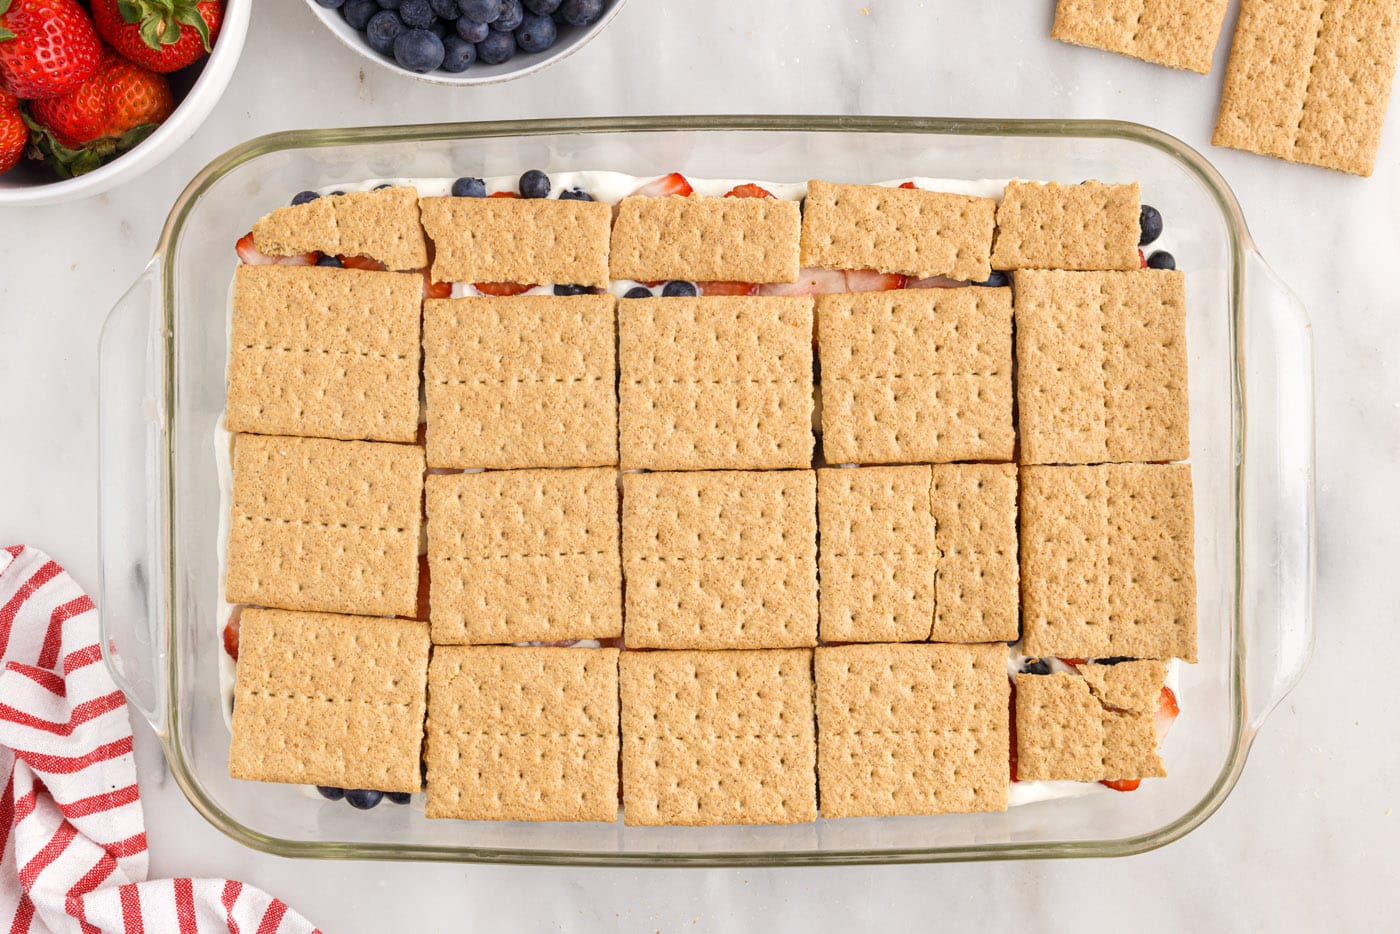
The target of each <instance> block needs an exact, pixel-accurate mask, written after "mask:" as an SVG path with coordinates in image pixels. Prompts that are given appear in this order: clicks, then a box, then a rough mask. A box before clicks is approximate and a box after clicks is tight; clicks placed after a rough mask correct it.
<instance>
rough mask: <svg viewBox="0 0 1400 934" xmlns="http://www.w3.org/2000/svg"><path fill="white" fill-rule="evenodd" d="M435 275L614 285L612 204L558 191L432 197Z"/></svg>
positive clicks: (429, 220)
mask: <svg viewBox="0 0 1400 934" xmlns="http://www.w3.org/2000/svg"><path fill="white" fill-rule="evenodd" d="M422 209H423V228H424V229H425V230H427V232H428V236H429V237H430V238H432V241H433V246H434V248H435V250H436V252H435V254H434V259H433V274H432V277H433V280H434V281H435V282H518V283H528V284H541V283H554V284H557V285H584V286H589V287H593V288H603V289H606V288H607V287H608V239H609V229H610V227H611V225H612V207H611V205H607V204H603V203H602V202H599V201H559V200H554V199H550V198H424V199H423V201H422Z"/></svg>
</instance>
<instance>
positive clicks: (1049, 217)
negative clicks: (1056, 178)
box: [992, 181, 1142, 270]
mask: <svg viewBox="0 0 1400 934" xmlns="http://www.w3.org/2000/svg"><path fill="white" fill-rule="evenodd" d="M1140 213H1141V205H1140V203H1139V189H1138V183H1137V182H1133V183H1132V184H1130V185H1105V184H1103V183H1101V182H1084V183H1083V184H1082V185H1062V184H1060V183H1059V182H1024V181H1012V182H1009V183H1008V184H1007V186H1006V191H1005V193H1004V194H1003V195H1002V199H1001V204H1000V206H998V207H997V235H996V244H995V246H993V248H992V266H993V267H995V268H996V269H1089V270H1092V269H1137V268H1139V267H1140V266H1141V265H1142V261H1141V260H1140V259H1139V258H1138V238H1139V237H1140V236H1141V235H1142V230H1141V228H1140V227H1139V220H1138V215H1139V214H1140Z"/></svg>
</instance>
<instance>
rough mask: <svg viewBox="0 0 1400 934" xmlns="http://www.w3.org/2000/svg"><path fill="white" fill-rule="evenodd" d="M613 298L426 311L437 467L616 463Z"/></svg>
mask: <svg viewBox="0 0 1400 934" xmlns="http://www.w3.org/2000/svg"><path fill="white" fill-rule="evenodd" d="M614 303H615V300H614V299H613V297H612V296H611V295H574V296H553V295H520V296H515V297H511V298H456V299H432V300H429V301H427V302H425V303H424V307H423V346H424V359H423V377H424V383H425V387H426V395H427V401H428V433H427V445H428V465H429V466H430V467H460V468H472V467H486V468H513V467H606V466H614V465H616V464H617V388H616V380H617V367H616V358H617V350H616V341H615V335H616V333H617V331H616V323H615V321H614V317H613V306H614Z"/></svg>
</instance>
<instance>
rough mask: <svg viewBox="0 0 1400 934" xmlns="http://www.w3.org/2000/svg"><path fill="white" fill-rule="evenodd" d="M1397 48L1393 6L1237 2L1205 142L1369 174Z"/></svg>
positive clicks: (1398, 23) (1348, 0) (1397, 1)
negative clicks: (1208, 137) (1217, 99)
mask: <svg viewBox="0 0 1400 934" xmlns="http://www.w3.org/2000/svg"><path fill="white" fill-rule="evenodd" d="M1397 46H1400V0H1243V2H1242V3H1241V4H1240V16H1239V20H1238V21H1237V22H1236V24H1235V39H1234V45H1233V46H1232V47H1231V49H1230V65H1229V69H1228V70H1227V71H1226V73H1225V86H1224V89H1223V90H1222V91H1221V94H1220V113H1219V116H1218V117H1217V118H1216V123H1215V135H1214V137H1213V138H1212V140H1211V142H1212V143H1214V144H1215V145H1216V146H1228V147H1230V148H1231V149H1243V150H1246V151H1248V152H1256V153H1260V154H1261V155H1265V156H1274V157H1276V158H1279V159H1286V160H1288V161H1289V162H1303V163H1307V164H1309V165H1318V166H1322V167H1323V168H1328V169H1336V170H1337V171H1340V172H1350V173H1351V174H1353V175H1370V174H1371V171H1372V169H1373V168H1374V167H1375V162H1376V151H1377V150H1378V149H1379V148H1380V141H1381V128H1382V126H1383V125H1384V123H1385V112H1386V106H1387V104H1388V103H1389V100H1390V90H1391V84H1392V83H1393V82H1394V78H1395V60H1396V50H1397Z"/></svg>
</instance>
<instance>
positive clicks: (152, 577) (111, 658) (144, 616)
mask: <svg viewBox="0 0 1400 934" xmlns="http://www.w3.org/2000/svg"><path fill="white" fill-rule="evenodd" d="M161 278H162V277H161V259H160V257H156V258H155V259H152V260H151V262H150V264H149V265H148V266H147V267H146V269H145V270H144V271H143V272H142V273H141V276H140V278H138V279H137V280H136V282H135V284H134V285H132V287H131V288H130V289H129V290H128V291H127V293H126V294H125V295H123V296H122V298H121V299H120V300H119V301H118V302H117V304H116V307H115V308H113V309H112V311H111V313H110V314H109V315H108V316H107V321H106V323H105V324H104V325H103V327H102V341H101V345H100V347H99V351H98V393H99V396H98V461H99V468H100V471H101V497H100V506H99V518H98V526H99V541H100V548H101V565H102V569H101V580H100V582H99V590H100V595H101V601H102V603H101V607H100V612H99V618H100V620H101V627H102V654H103V657H104V658H105V660H106V662H107V667H108V669H109V670H110V671H111V672H112V677H113V678H114V679H115V680H116V682H117V685H118V686H119V687H120V688H121V689H122V691H123V692H124V693H125V694H126V697H127V700H128V701H129V702H130V703H131V705H132V706H133V707H135V708H136V709H137V710H139V711H140V712H141V714H142V716H144V717H145V718H146V719H147V720H148V721H150V724H151V727H152V728H153V729H154V730H155V731H156V734H157V735H159V736H161V737H164V736H165V732H166V725H167V718H166V702H165V701H166V684H167V678H166V673H167V668H166V666H167V664H168V659H167V635H166V634H167V629H166V625H165V622H166V613H167V611H168V608H167V603H166V596H165V595H166V589H165V579H166V574H167V569H166V565H165V562H164V555H166V554H167V549H166V548H165V547H164V543H165V538H166V536H167V534H168V532H167V524H166V521H165V519H166V517H165V509H166V507H165V492H164V491H165V469H166V468H165V463H166V461H165V450H166V446H165V445H166V422H165V411H166V406H165V393H166V372H165V368H166V357H165V339H164V334H163V330H164V327H165V315H164V310H163V308H162V302H161Z"/></svg>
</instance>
